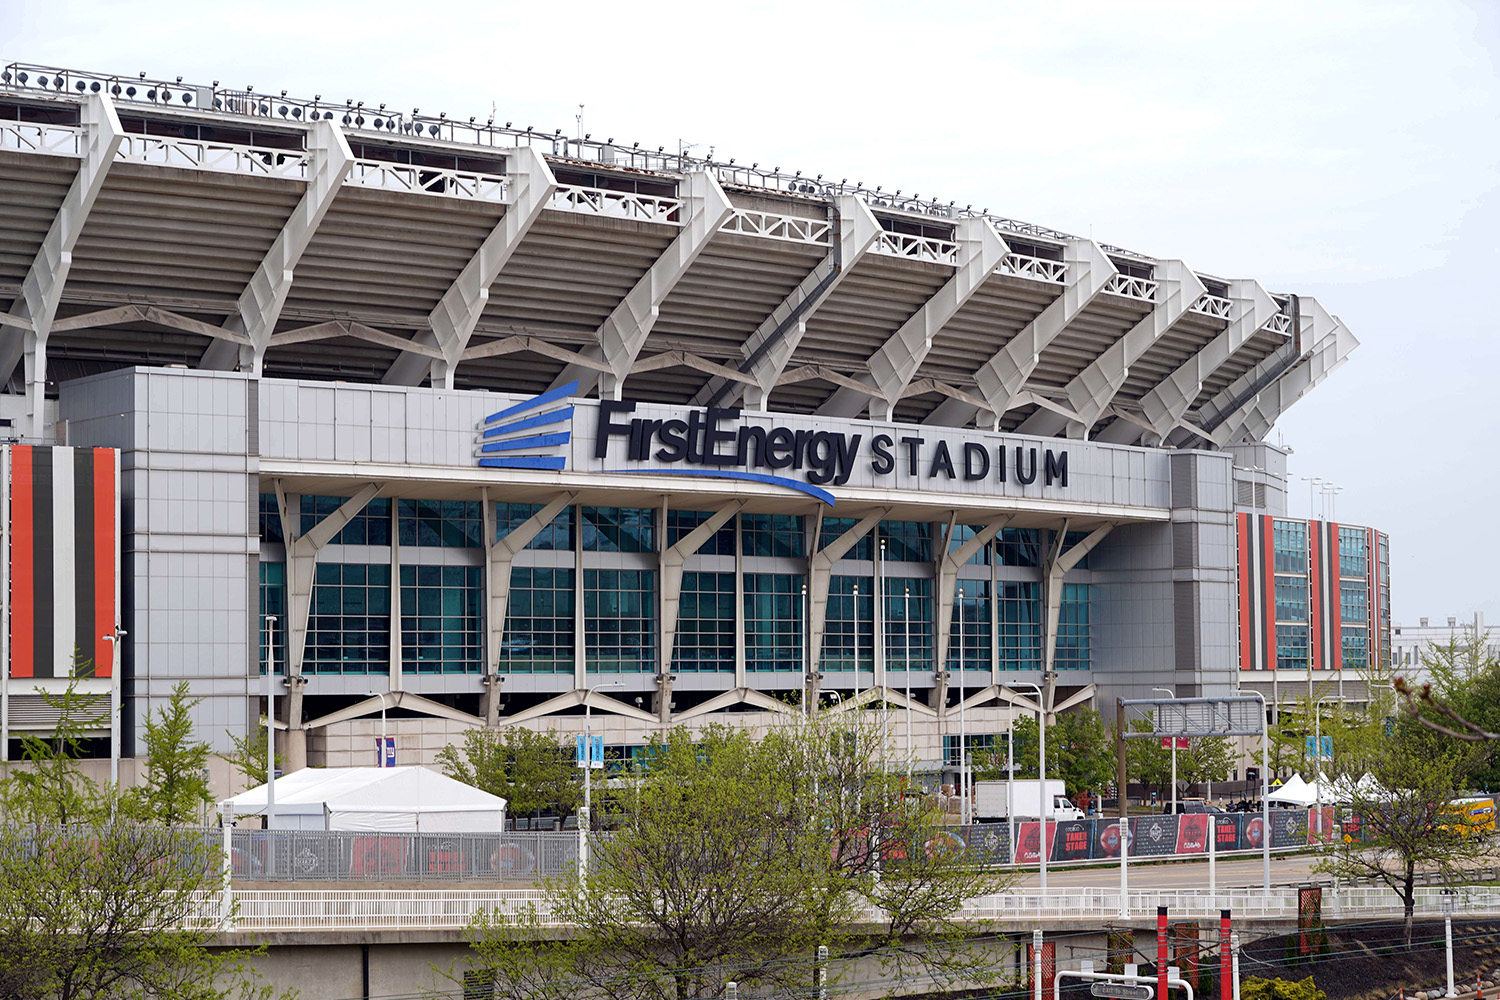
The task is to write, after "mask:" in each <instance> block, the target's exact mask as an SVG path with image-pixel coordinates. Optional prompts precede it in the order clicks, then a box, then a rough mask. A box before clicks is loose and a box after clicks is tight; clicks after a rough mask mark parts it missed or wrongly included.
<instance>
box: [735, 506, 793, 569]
mask: <svg viewBox="0 0 1500 1000" xmlns="http://www.w3.org/2000/svg"><path fill="white" fill-rule="evenodd" d="M740 530H741V531H742V532H743V534H744V546H745V549H744V553H745V555H747V556H780V557H783V558H792V559H795V558H799V557H801V555H802V553H803V551H804V549H803V547H802V518H801V517H799V516H798V515H796V514H742V515H740Z"/></svg>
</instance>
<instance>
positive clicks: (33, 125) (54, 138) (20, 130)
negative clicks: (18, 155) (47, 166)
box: [0, 121, 83, 156]
mask: <svg viewBox="0 0 1500 1000" xmlns="http://www.w3.org/2000/svg"><path fill="white" fill-rule="evenodd" d="M0 149H14V150H19V151H20V152H23V153H50V154H52V155H53V156H82V155H83V129H81V128H79V127H78V126H77V125H44V124H41V123H39V122H13V121H0Z"/></svg>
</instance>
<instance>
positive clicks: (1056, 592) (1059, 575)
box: [1042, 521, 1114, 712]
mask: <svg viewBox="0 0 1500 1000" xmlns="http://www.w3.org/2000/svg"><path fill="white" fill-rule="evenodd" d="M1113 530H1114V525H1113V524H1105V525H1101V526H1100V527H1098V528H1095V529H1094V530H1093V531H1091V532H1089V534H1088V535H1086V536H1085V537H1084V539H1083V540H1082V541H1081V542H1079V543H1078V544H1077V545H1075V546H1073V547H1072V548H1070V549H1066V550H1064V548H1063V546H1064V545H1065V544H1066V543H1067V536H1068V522H1067V521H1064V522H1063V524H1062V527H1061V528H1059V529H1058V530H1057V533H1056V537H1055V538H1053V540H1052V544H1051V545H1049V546H1048V548H1047V559H1046V563H1045V565H1044V566H1043V567H1042V676H1043V677H1047V676H1049V675H1050V674H1051V673H1052V672H1053V666H1054V664H1055V663H1056V661H1057V626H1058V620H1059V618H1061V616H1062V595H1063V578H1064V577H1066V576H1067V575H1068V571H1069V570H1071V569H1072V568H1073V567H1075V566H1077V565H1078V564H1079V563H1080V562H1082V561H1083V557H1084V556H1086V555H1088V554H1089V552H1090V551H1092V550H1093V548H1094V546H1096V545H1098V544H1099V543H1100V542H1102V541H1103V540H1104V536H1105V535H1108V534H1109V533H1110V532H1111V531H1113ZM1051 700H1052V699H1051V693H1050V688H1049V693H1048V697H1047V702H1048V708H1047V711H1048V712H1050V711H1051V710H1052V709H1051Z"/></svg>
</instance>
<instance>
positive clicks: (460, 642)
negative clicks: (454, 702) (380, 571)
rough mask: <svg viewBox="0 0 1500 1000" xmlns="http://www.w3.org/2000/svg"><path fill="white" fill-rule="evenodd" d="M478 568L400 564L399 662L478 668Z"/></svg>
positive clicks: (420, 668) (433, 668)
mask: <svg viewBox="0 0 1500 1000" xmlns="http://www.w3.org/2000/svg"><path fill="white" fill-rule="evenodd" d="M480 574H481V571H480V568H479V567H478V566H402V567H401V662H402V664H403V666H405V668H406V669H408V670H415V671H417V672H418V673H442V674H464V673H470V674H477V673H480V672H482V671H483V666H484V656H483V654H482V652H481V650H482V649H483V646H482V642H483V635H482V629H481V625H482V614H481V610H480V609H481V608H482V607H483V602H484V590H483V581H482V578H481V575H480Z"/></svg>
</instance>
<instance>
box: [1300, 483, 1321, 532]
mask: <svg viewBox="0 0 1500 1000" xmlns="http://www.w3.org/2000/svg"><path fill="white" fill-rule="evenodd" d="M1298 478H1300V479H1301V480H1302V481H1303V482H1304V483H1306V484H1307V519H1308V520H1309V521H1316V520H1317V519H1318V515H1317V512H1316V511H1315V510H1313V505H1314V504H1315V503H1316V501H1315V500H1313V487H1315V486H1316V485H1317V484H1318V483H1321V482H1323V477H1322V476H1300V477H1298Z"/></svg>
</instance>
